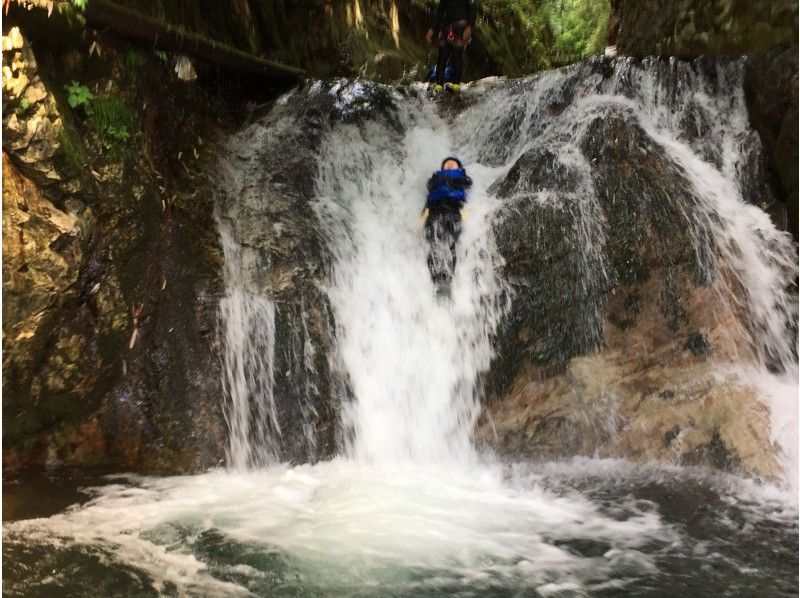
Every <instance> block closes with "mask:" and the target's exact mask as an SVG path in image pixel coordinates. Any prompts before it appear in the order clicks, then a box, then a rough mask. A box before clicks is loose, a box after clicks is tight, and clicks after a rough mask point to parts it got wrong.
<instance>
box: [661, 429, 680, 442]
mask: <svg viewBox="0 0 800 598" xmlns="http://www.w3.org/2000/svg"><path fill="white" fill-rule="evenodd" d="M680 433H681V428H680V426H673V427H672V428H670V429H669V430H667V432H666V433H665V434H664V444H665V445H666V446H669V445H670V444H672V441H673V440H675V439H676V438H677V437H678V436H679V435H680Z"/></svg>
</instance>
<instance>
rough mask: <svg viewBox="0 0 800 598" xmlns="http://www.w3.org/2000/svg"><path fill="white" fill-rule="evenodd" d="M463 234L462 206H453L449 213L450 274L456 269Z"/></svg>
mask: <svg viewBox="0 0 800 598" xmlns="http://www.w3.org/2000/svg"><path fill="white" fill-rule="evenodd" d="M460 236H461V206H460V205H457V206H453V207H452V208H451V210H450V212H449V213H448V215H447V240H448V245H449V250H450V264H449V266H450V276H451V277H452V276H453V275H454V274H455V271H456V245H457V244H458V238H459V237H460Z"/></svg>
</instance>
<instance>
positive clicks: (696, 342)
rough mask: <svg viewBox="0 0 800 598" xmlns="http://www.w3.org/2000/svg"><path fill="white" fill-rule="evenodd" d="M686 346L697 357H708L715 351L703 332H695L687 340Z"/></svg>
mask: <svg viewBox="0 0 800 598" xmlns="http://www.w3.org/2000/svg"><path fill="white" fill-rule="evenodd" d="M686 348H687V349H689V351H691V352H692V355H695V356H696V357H708V356H709V355H711V354H712V353H713V352H714V346H713V345H712V344H711V343H710V342H708V338H707V337H706V335H705V334H703V333H702V332H693V333H692V334H690V335H689V338H688V339H687V340H686Z"/></svg>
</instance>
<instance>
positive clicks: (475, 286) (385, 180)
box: [314, 106, 503, 463]
mask: <svg viewBox="0 0 800 598" xmlns="http://www.w3.org/2000/svg"><path fill="white" fill-rule="evenodd" d="M402 116H403V117H404V119H405V121H406V122H405V124H406V126H407V127H408V132H407V133H406V135H405V138H404V139H398V138H397V136H396V135H392V134H391V132H387V131H386V130H385V128H383V127H381V126H378V125H373V124H368V125H367V126H366V127H357V126H354V125H350V126H341V127H339V128H337V129H336V130H335V131H333V132H332V134H331V135H329V136H328V137H327V138H326V139H325V142H324V143H323V145H322V147H321V148H320V153H319V168H320V172H319V175H318V179H317V197H316V199H315V204H314V206H315V210H316V211H317V214H318V216H319V220H320V222H322V223H325V227H326V236H327V238H328V240H329V243H330V247H331V248H332V250H333V253H334V257H335V263H334V265H333V275H332V281H331V283H330V288H329V289H328V295H329V297H330V299H331V303H332V307H333V311H334V319H335V321H336V327H337V329H336V338H337V349H338V355H339V358H340V360H341V366H342V367H343V368H344V370H345V371H346V373H347V376H348V380H349V383H350V385H351V389H352V393H353V395H354V399H353V401H352V402H351V403H350V404H348V405H347V406H346V407H345V412H344V422H343V423H344V425H345V427H346V430H347V432H348V433H347V439H348V444H347V447H346V450H347V454H348V455H349V456H352V457H353V458H355V459H356V460H358V461H361V462H384V463H398V462H402V461H405V460H411V461H416V462H429V461H431V460H442V459H460V460H463V459H469V458H471V456H472V446H471V443H470V435H471V432H472V428H473V426H474V421H475V418H476V416H477V413H478V407H479V406H478V397H477V388H476V383H475V381H476V377H477V376H478V375H479V374H480V373H481V372H482V371H485V370H486V369H487V368H488V366H489V363H490V360H491V357H492V355H493V350H492V346H491V340H490V335H491V333H492V332H493V330H494V328H495V326H496V325H497V323H498V321H499V319H500V317H501V315H502V308H503V303H502V302H501V293H502V290H503V286H502V283H501V281H500V280H499V279H498V277H497V271H496V268H497V267H498V266H499V264H500V258H499V257H498V256H497V255H496V250H495V249H494V246H493V235H492V230H491V227H490V221H491V217H492V214H493V210H494V209H495V208H496V201H495V200H494V199H493V198H491V197H490V196H489V195H488V194H487V191H486V188H487V187H488V185H489V184H490V183H491V182H492V180H493V179H494V175H493V173H492V171H491V170H490V169H486V168H481V167H479V166H477V165H470V169H469V172H470V174H471V175H472V177H473V179H474V186H473V188H472V190H471V192H470V201H469V211H470V216H469V218H468V219H467V220H466V221H465V223H464V230H463V233H462V237H461V240H460V243H459V245H458V257H457V260H458V262H457V268H456V272H455V277H454V280H453V283H452V301H446V300H439V299H437V298H436V296H435V293H434V292H433V285H432V283H431V278H430V273H429V272H428V268H427V266H426V261H425V260H426V258H425V256H426V246H425V243H424V242H423V239H422V230H421V229H422V224H421V219H420V213H421V211H422V208H423V205H424V197H425V182H426V180H427V178H428V177H429V176H430V175H431V173H432V172H433V171H434V170H436V169H438V167H439V164H440V163H441V161H442V159H443V158H444V157H446V156H449V155H455V154H457V153H458V151H457V150H456V148H455V147H454V142H453V140H452V139H451V138H450V135H449V130H448V127H447V126H446V125H445V124H444V123H443V122H442V121H441V119H439V118H438V117H437V116H436V115H435V114H434V113H433V108H432V106H425V107H424V108H422V109H421V110H420V109H418V108H416V109H412V110H407V109H405V108H404V109H403V114H402Z"/></svg>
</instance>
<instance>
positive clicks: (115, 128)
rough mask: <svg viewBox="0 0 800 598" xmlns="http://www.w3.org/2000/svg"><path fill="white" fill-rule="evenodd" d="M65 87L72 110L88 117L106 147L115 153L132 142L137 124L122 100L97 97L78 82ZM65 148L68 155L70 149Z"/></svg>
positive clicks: (111, 97) (112, 97)
mask: <svg viewBox="0 0 800 598" xmlns="http://www.w3.org/2000/svg"><path fill="white" fill-rule="evenodd" d="M64 87H65V89H66V90H67V94H68V96H67V102H68V103H69V105H70V106H71V107H72V108H73V109H78V108H81V109H82V110H83V112H84V113H85V115H86V116H87V117H89V122H90V124H91V126H92V128H93V129H94V130H95V131H97V133H98V135H99V136H100V143H101V144H102V146H103V148H105V149H106V150H109V151H112V152H113V153H117V152H118V150H120V149H122V144H123V143H124V142H125V141H127V140H128V139H130V136H131V130H132V129H133V126H134V124H135V120H136V119H135V115H134V113H133V111H132V110H131V109H130V108H128V106H126V105H125V103H124V102H123V101H122V100H121V99H120V98H118V97H114V96H96V95H94V94H93V93H92V92H91V91H90V90H89V88H88V87H86V86H85V85H81V84H79V83H78V82H77V81H73V82H72V83H70V84H68V85H65V86H64ZM67 142H68V140H67ZM64 147H65V153H66V152H67V151H68V146H67V145H65V146H64Z"/></svg>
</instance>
